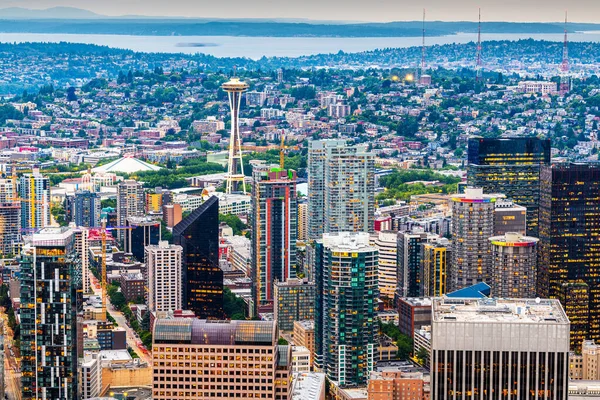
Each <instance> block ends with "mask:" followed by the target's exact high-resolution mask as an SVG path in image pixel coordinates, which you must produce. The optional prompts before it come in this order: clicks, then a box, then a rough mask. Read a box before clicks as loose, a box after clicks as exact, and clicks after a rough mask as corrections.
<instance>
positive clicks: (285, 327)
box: [273, 278, 316, 331]
mask: <svg viewBox="0 0 600 400" xmlns="http://www.w3.org/2000/svg"><path fill="white" fill-rule="evenodd" d="M315 291H316V286H315V284H314V282H309V281H308V279H293V278H292V279H288V280H287V281H285V282H275V285H274V292H275V295H274V298H275V307H274V310H273V311H274V314H275V320H276V321H277V327H278V328H279V330H280V331H292V330H293V329H294V322H296V321H303V320H309V319H313V318H314V317H315Z"/></svg>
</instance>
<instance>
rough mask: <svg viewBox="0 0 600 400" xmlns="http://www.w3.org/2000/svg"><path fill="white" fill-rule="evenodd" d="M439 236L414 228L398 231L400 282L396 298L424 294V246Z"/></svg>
mask: <svg viewBox="0 0 600 400" xmlns="http://www.w3.org/2000/svg"><path fill="white" fill-rule="evenodd" d="M438 238H439V236H437V235H435V234H432V233H427V232H423V230H422V229H420V228H414V229H413V230H412V231H410V232H398V284H397V289H396V299H399V298H402V297H418V296H422V295H423V282H424V277H423V264H422V256H423V248H422V246H423V245H424V244H426V243H429V242H433V241H436V240H437V239H438Z"/></svg>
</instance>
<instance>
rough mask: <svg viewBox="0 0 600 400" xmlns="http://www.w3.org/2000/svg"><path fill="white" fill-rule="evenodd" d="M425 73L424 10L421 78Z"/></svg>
mask: <svg viewBox="0 0 600 400" xmlns="http://www.w3.org/2000/svg"><path fill="white" fill-rule="evenodd" d="M424 73H425V9H423V48H422V49H421V76H423V74H424Z"/></svg>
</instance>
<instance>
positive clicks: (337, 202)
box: [308, 140, 375, 240]
mask: <svg viewBox="0 0 600 400" xmlns="http://www.w3.org/2000/svg"><path fill="white" fill-rule="evenodd" d="M374 220H375V155H374V154H373V153H370V152H368V151H367V147H366V145H357V146H348V145H346V142H345V141H344V140H318V141H310V142H309V143H308V236H309V239H311V240H317V239H320V238H321V236H322V235H323V233H334V232H373V230H374Z"/></svg>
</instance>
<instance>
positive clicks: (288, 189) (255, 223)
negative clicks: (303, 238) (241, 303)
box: [251, 165, 298, 311]
mask: <svg viewBox="0 0 600 400" xmlns="http://www.w3.org/2000/svg"><path fill="white" fill-rule="evenodd" d="M252 176H253V180H254V185H253V186H252V218H251V227H252V247H251V254H252V282H253V286H252V299H253V301H254V307H255V310H256V311H273V290H274V289H273V284H274V283H275V282H276V281H280V282H285V281H286V280H287V279H288V278H295V277H296V238H297V235H298V216H297V211H298V197H297V194H296V172H295V171H292V170H284V169H281V168H279V167H269V166H264V165H262V166H255V167H254V169H253V172H252Z"/></svg>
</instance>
